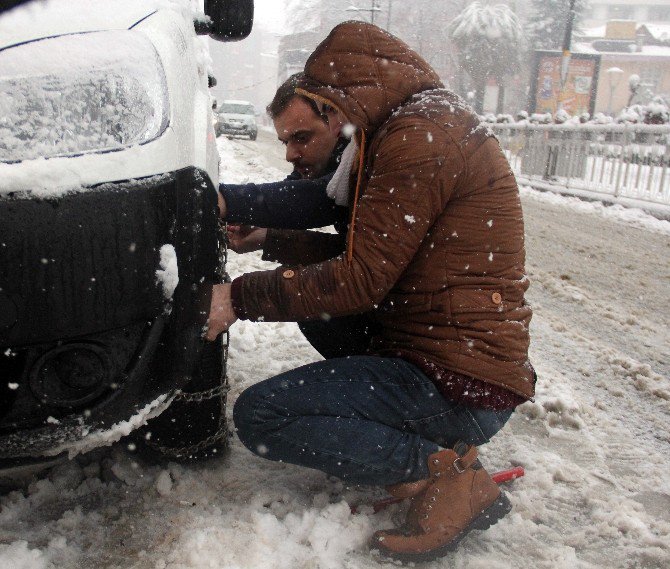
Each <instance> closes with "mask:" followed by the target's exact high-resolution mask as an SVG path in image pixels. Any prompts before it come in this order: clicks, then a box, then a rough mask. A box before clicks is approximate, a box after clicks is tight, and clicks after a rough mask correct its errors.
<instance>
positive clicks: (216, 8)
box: [198, 0, 254, 41]
mask: <svg viewBox="0 0 670 569" xmlns="http://www.w3.org/2000/svg"><path fill="white" fill-rule="evenodd" d="M205 15H207V16H209V19H210V20H211V21H210V22H209V24H208V25H207V27H206V29H205V30H202V31H204V33H207V34H209V37H211V38H212V39H215V40H217V41H239V40H241V39H244V38H246V37H247V36H248V35H249V34H250V33H251V28H252V26H253V23H254V0H205ZM198 32H199V33H201V32H200V30H198Z"/></svg>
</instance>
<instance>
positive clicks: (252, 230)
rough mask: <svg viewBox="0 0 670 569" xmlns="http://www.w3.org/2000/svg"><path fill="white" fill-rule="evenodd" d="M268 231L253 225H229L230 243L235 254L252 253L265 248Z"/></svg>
mask: <svg viewBox="0 0 670 569" xmlns="http://www.w3.org/2000/svg"><path fill="white" fill-rule="evenodd" d="M267 235H268V230H267V229H265V228H264V227H254V226H253V225H229V226H228V243H229V246H230V248H231V249H232V250H233V251H235V253H250V252H251V251H258V250H259V249H262V248H263V245H264V244H265V239H266V238H267Z"/></svg>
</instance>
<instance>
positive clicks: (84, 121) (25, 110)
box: [0, 30, 168, 162]
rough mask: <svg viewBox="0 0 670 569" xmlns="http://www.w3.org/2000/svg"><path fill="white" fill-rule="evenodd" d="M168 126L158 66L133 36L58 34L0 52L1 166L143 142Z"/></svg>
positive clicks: (130, 33) (151, 53) (121, 33)
mask: <svg viewBox="0 0 670 569" xmlns="http://www.w3.org/2000/svg"><path fill="white" fill-rule="evenodd" d="M167 122H168V100H167V87H166V82H165V76H164V72H163V68H162V65H161V63H160V60H159V57H158V54H157V53H156V50H155V49H154V47H153V45H152V44H151V42H150V41H149V40H148V39H147V38H146V37H145V36H144V35H142V34H140V33H138V32H134V31H128V30H123V31H113V32H96V33H88V34H77V35H68V36H59V37H56V38H50V39H45V40H41V41H36V42H31V43H27V44H23V45H19V46H17V47H13V48H9V49H5V50H3V51H0V161H6V162H13V161H21V160H27V159H34V158H39V157H50V156H60V155H68V154H79V153H83V152H92V151H100V150H112V149H118V148H123V147H127V146H130V145H133V144H141V143H144V142H147V141H148V140H152V139H154V138H156V137H157V136H159V135H160V134H161V133H162V132H163V131H164V130H165V128H166V126H167Z"/></svg>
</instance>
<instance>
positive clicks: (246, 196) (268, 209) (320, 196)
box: [219, 172, 348, 229]
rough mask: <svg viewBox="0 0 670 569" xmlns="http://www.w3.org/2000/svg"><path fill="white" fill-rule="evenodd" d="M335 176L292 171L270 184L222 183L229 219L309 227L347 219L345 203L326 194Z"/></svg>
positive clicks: (265, 224)
mask: <svg viewBox="0 0 670 569" xmlns="http://www.w3.org/2000/svg"><path fill="white" fill-rule="evenodd" d="M332 177H333V173H332V172H331V173H330V174H327V175H326V176H323V177H322V178H318V179H316V180H306V179H301V178H300V176H299V175H298V174H297V173H296V172H293V173H292V174H291V175H289V176H288V177H287V178H286V179H285V180H282V181H280V182H271V183H267V184H219V191H220V192H221V195H222V196H223V198H224V199H225V200H226V208H227V210H228V213H227V215H226V221H227V222H228V223H240V224H245V225H257V226H259V227H272V228H275V229H310V228H313V227H324V226H326V225H333V224H334V223H337V222H341V221H344V220H346V217H347V211H348V209H347V208H346V207H341V206H338V205H335V201H334V200H332V199H331V198H329V197H328V195H327V194H326V186H327V185H328V182H329V181H330V179H331V178H332Z"/></svg>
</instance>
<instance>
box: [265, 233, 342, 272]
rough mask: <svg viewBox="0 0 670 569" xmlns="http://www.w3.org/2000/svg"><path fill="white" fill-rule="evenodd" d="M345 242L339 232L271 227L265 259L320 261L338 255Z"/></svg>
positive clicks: (280, 261) (293, 261)
mask: <svg viewBox="0 0 670 569" xmlns="http://www.w3.org/2000/svg"><path fill="white" fill-rule="evenodd" d="M345 244H346V243H345V236H344V235H340V234H338V233H322V232H320V231H294V230H290V229H269V230H268V234H267V238H266V239H265V245H264V247H263V260H264V261H273V262H275V263H281V264H282V265H297V264H303V265H304V264H312V263H319V262H321V261H326V260H328V259H332V258H333V257H337V256H338V255H339V254H341V253H342V251H344V247H345Z"/></svg>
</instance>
